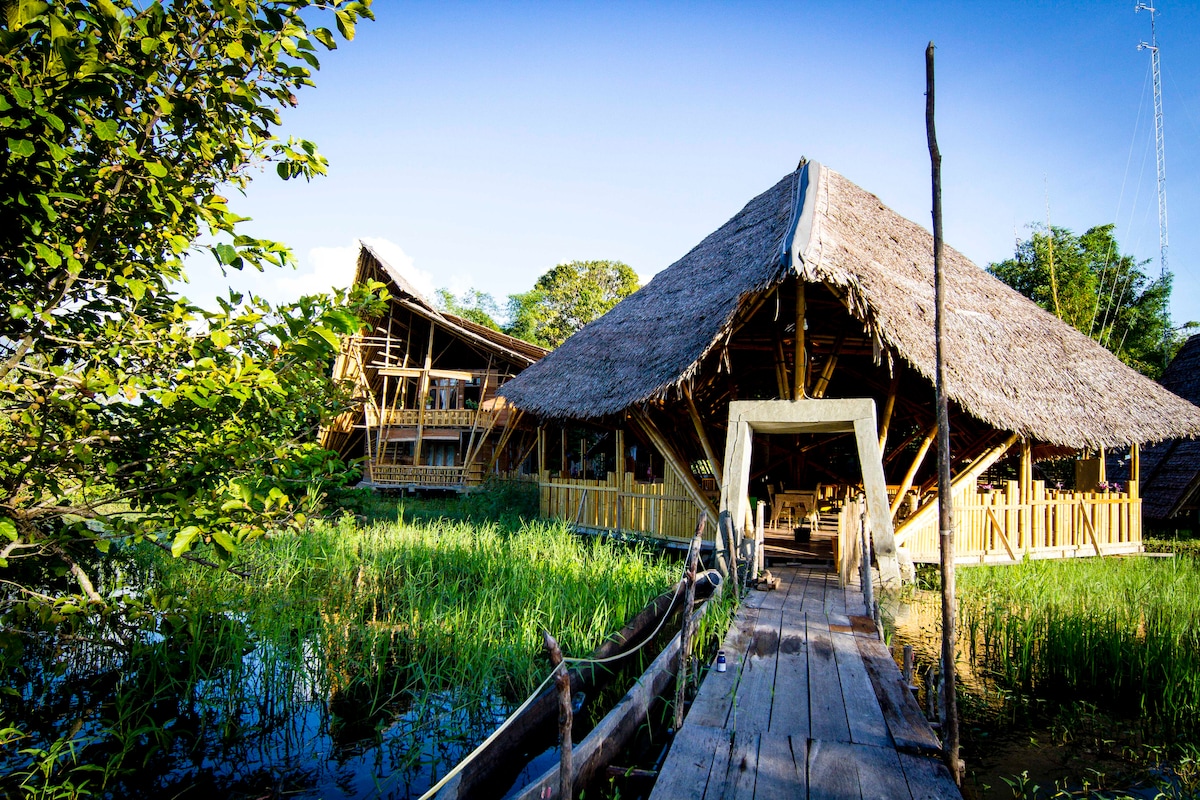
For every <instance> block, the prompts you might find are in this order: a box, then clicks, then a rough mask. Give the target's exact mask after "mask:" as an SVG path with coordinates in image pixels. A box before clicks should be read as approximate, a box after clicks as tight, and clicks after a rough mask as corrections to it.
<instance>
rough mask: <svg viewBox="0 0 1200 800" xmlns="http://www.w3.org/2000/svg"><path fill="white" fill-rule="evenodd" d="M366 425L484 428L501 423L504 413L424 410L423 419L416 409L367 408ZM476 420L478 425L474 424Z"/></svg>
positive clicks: (442, 409) (468, 410)
mask: <svg viewBox="0 0 1200 800" xmlns="http://www.w3.org/2000/svg"><path fill="white" fill-rule="evenodd" d="M366 413H367V424H368V425H370V426H371V427H405V426H410V427H415V426H417V425H419V424H423V425H424V426H425V427H426V428H470V427H471V426H473V425H476V424H478V426H479V427H480V428H486V427H487V426H488V425H489V424H491V422H492V420H493V419H496V420H497V422H502V420H501V419H500V415H501V414H504V413H507V412H505V411H476V410H474V409H470V408H450V409H444V408H439V409H426V410H425V414H424V417H422V416H421V412H420V411H417V410H416V409H408V408H397V409H384V410H383V412H382V413H380V412H378V411H377V410H376V409H374V408H372V407H370V406H367V409H366ZM476 420H478V423H476Z"/></svg>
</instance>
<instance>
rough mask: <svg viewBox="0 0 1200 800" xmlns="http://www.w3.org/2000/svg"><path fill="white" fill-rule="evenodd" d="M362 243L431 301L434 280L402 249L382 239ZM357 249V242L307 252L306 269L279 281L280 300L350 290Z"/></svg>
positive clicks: (368, 239)
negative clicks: (331, 290)
mask: <svg viewBox="0 0 1200 800" xmlns="http://www.w3.org/2000/svg"><path fill="white" fill-rule="evenodd" d="M361 241H362V242H363V243H365V244H367V245H369V246H370V247H371V249H373V250H374V251H375V252H376V253H378V254H379V257H380V258H382V259H383V260H384V261H386V262H387V263H388V265H389V266H391V267H392V268H393V269H395V270H396V271H397V272H399V273H400V274H401V275H402V276H403V277H404V278H405V279H406V280H408V282H409V283H411V284H412V285H413V286H414V287H415V288H416V289H417V291H419V292H421V294H423V295H425V296H426V297H429V298H431V299H432V297H433V289H434V285H433V276H432V275H430V274H429V273H428V272H424V271H422V270H419V269H417V268H416V267H415V266H414V265H413V259H412V256H410V255H408V254H407V253H405V252H404V250H403V248H401V247H400V245H398V244H396V243H395V242H392V241H389V240H388V239H383V238H379V237H364V238H363V239H362V240H361ZM358 249H359V248H358V240H355V241H352V242H351V243H350V244H348V245H345V246H343V247H314V248H313V249H311V250H309V251H308V257H307V258H306V259H305V262H306V265H305V266H304V267H301V269H300V270H298V271H297V272H296V273H295V274H292V275H287V276H285V277H280V278H278V279H277V280H276V282H275V284H276V286H275V288H276V292H277V296H280V297H286V298H288V299H296V298H298V297H300V296H301V295H306V294H314V293H317V292H328V291H329V290H330V289H332V288H339V289H344V288H346V287H348V286H349V285H350V283H351V281H353V280H354V268H355V264H357V262H358Z"/></svg>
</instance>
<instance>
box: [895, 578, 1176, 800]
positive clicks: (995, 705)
mask: <svg viewBox="0 0 1200 800" xmlns="http://www.w3.org/2000/svg"><path fill="white" fill-rule="evenodd" d="M887 611H888V612H890V615H891V617H892V618H893V621H894V626H895V627H894V632H893V635H892V640H891V649H892V652H893V655H894V656H896V657H897V661H898V662H902V658H901V657H900V656H901V654H902V651H903V647H904V645H911V646H912V648H913V651H914V656H915V661H916V683H917V684H918V686H919V687H920V690H919V692H918V700H919V701H920V703H921V706H922V707H923V708H924V707H926V702H925V701H926V691H927V687H926V685H925V675H926V669H927V668H928V667H930V666H934V667H936V666H937V665H938V663H939V661H940V658H941V635H942V632H941V628H942V626H941V594H940V593H939V592H932V591H924V590H914V591H913V592H912V593H911V595H910V596H907V597H906V598H905V600H904V602H901V603H897V604H895V605H893V606H892V607H890V608H888V609H887ZM991 658H992V656H991V655H990V654H989V653H988V651H987V649H986V647H985V646H984V645H983V643H982V642H972V641H971V640H970V635H969V632H966V631H963V630H962V629H961V628H960V630H959V641H958V647H957V650H956V658H955V668H956V674H957V677H958V684H959V694H958V706H959V723H960V731H961V735H962V741H963V749H962V757H963V759H964V760H965V761H966V762H967V773H968V774H967V778H966V780H965V782H964V786H963V794H964V796H965V797H966V798H968V800H970V799H971V798H1011V797H1031V798H1032V797H1035V796H1036V797H1047V798H1048V797H1052V796H1055V792H1056V791H1058V790H1059V789H1063V790H1064V791H1067V792H1070V793H1073V795H1060V796H1078V797H1111V796H1114V795H1113V794H1112V793H1113V792H1116V793H1118V795H1117V796H1121V797H1130V798H1139V799H1140V798H1145V800H1154V798H1158V797H1160V796H1163V795H1160V791H1162V790H1163V788H1164V787H1169V786H1175V787H1179V786H1180V785H1181V784H1180V781H1179V778H1178V776H1177V772H1178V769H1179V766H1180V765H1179V764H1177V763H1160V759H1157V758H1156V757H1155V755H1154V754H1153V751H1150V750H1148V749H1147V746H1146V744H1145V742H1143V741H1142V740H1141V739H1140V737H1139V736H1138V735H1136V734H1135V733H1134V731H1135V730H1136V728H1137V727H1138V726H1137V724H1136V720H1122V719H1120V718H1119V717H1115V716H1112V715H1111V713H1110V712H1108V711H1106V710H1105V709H1102V708H1098V707H1096V706H1095V705H1090V704H1087V703H1083V702H1080V701H1079V700H1078V698H1074V697H1071V696H1069V695H1064V694H1062V693H1061V692H1060V693H1058V694H1056V695H1055V696H1039V695H1037V694H1022V693H1020V692H1018V691H1016V690H1014V688H1013V687H1008V686H1005V685H1003V683H1002V682H1001V681H1000V680H999V679H998V673H997V672H996V671H995V670H993V669H991V668H990V667H989V664H990V661H991ZM1034 786H1038V787H1040V788H1039V790H1038V791H1037V792H1034V791H1033V788H1032V787H1034ZM1097 791H1099V792H1100V793H1099V794H1097ZM1165 796H1167V797H1171V796H1178V797H1192V796H1195V795H1192V794H1188V793H1186V792H1183V793H1179V794H1177V795H1171V794H1168V795H1165Z"/></svg>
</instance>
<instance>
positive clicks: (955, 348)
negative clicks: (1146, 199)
mask: <svg viewBox="0 0 1200 800" xmlns="http://www.w3.org/2000/svg"><path fill="white" fill-rule="evenodd" d="M932 253H933V242H932V235H931V234H930V233H929V231H927V230H926V229H925V228H923V227H922V226H920V225H918V224H916V223H914V222H911V221H909V220H907V219H905V218H903V217H901V216H900V215H899V214H897V213H895V212H894V211H892V210H891V209H889V208H887V207H886V206H885V205H884V204H883V203H882V202H880V200H879V199H878V198H877V197H875V196H874V195H872V194H870V193H869V192H867V191H865V190H864V189H862V188H860V187H858V186H856V185H855V184H854V183H852V182H851V181H849V180H847V179H846V178H845V177H843V176H842V175H840V174H838V173H837V172H834V171H833V170H830V169H828V168H825V167H822V166H821V165H819V164H817V163H815V162H808V163H805V162H802V163H801V166H800V167H799V168H798V169H797V170H796V171H795V172H793V173H791V174H789V175H786V176H785V177H784V178H783V179H782V180H780V181H779V182H778V183H777V184H775V185H774V186H773V187H771V188H770V189H768V190H767V191H765V192H763V193H762V194H760V195H759V196H757V197H755V198H754V199H753V200H751V201H750V202H749V203H748V204H747V205H746V206H745V208H743V209H742V210H741V211H740V212H739V213H738V214H736V215H735V216H734V217H733V218H732V219H730V220H729V221H728V222H727V223H725V224H724V225H723V226H721V227H720V228H719V229H717V230H716V231H715V232H714V233H712V234H711V235H710V236H708V237H707V238H706V239H704V240H703V241H702V242H700V244H698V245H697V246H696V247H695V248H693V249H692V250H691V251H690V252H689V253H688V254H687V255H685V256H684V257H683V258H681V259H680V260H679V261H677V262H676V263H674V264H673V265H671V266H670V267H668V268H667V269H665V270H663V271H662V272H661V273H659V274H658V275H656V276H655V277H654V279H653V280H652V281H650V282H649V283H648V284H647V285H646V286H644V287H642V288H641V289H640V290H639V291H638V292H637V293H635V294H633V295H632V296H630V297H628V298H626V299H625V300H623V301H622V302H621V303H619V304H618V305H617V306H615V307H614V308H613V309H612V310H611V311H609V312H608V313H607V314H606V315H605V316H604V317H602V318H601V319H599V320H597V321H595V322H593V323H592V324H590V325H588V326H587V327H586V328H584V329H583V330H582V331H580V332H578V333H577V334H575V335H574V336H572V337H571V338H570V339H568V340H567V341H566V342H565V343H564V344H563V345H562V346H561V347H559V348H558V349H557V350H555V351H554V352H552V353H550V354H549V355H548V356H547V357H546V358H544V359H542V360H541V361H538V362H537V363H536V364H533V365H532V366H530V367H529V368H528V369H527V370H525V371H524V372H523V373H522V374H521V375H519V376H518V377H516V378H515V379H514V380H512V381H511V382H509V383H507V384H505V386H504V387H503V388H502V389H501V390H500V396H501V397H503V398H505V399H506V400H507V401H508V402H510V403H511V404H512V405H513V406H515V407H516V408H518V409H521V410H522V411H524V412H526V413H528V414H531V415H536V416H537V417H538V418H540V419H541V420H543V422H544V423H548V424H557V425H561V426H569V425H581V424H590V425H595V426H597V427H600V428H606V429H608V430H611V431H613V435H612V436H610V437H609V439H608V446H609V447H611V448H612V449H613V450H614V452H613V453H612V456H611V460H610V461H609V463H611V464H612V465H613V467H612V471H611V472H609V473H606V474H604V475H603V476H601V475H595V476H594V477H593V478H592V479H591V480H587V481H584V480H580V479H578V478H576V477H573V476H571V475H570V474H568V473H567V472H566V470H565V469H562V468H560V469H558V470H557V471H556V470H554V469H553V467H554V460H555V458H554V455H553V451H554V450H555V443H554V441H553V437H552V436H550V437H548V436H545V435H543V437H542V440H543V441H542V444H541V451H542V452H541V454H540V459H539V464H540V465H541V466H540V470H541V483H542V504H543V511H544V512H545V513H547V514H549V515H553V516H561V517H567V518H570V519H573V520H575V521H576V522H577V523H579V524H580V525H581V527H592V528H596V529H600V530H614V529H620V530H629V531H641V532H644V533H647V534H649V535H652V536H656V537H662V538H667V539H677V540H681V541H682V540H686V539H689V538H690V536H691V528H692V526H693V525H694V521H695V509H696V508H699V509H702V510H705V511H707V513H708V514H709V515H710V517H711V519H712V521H713V522H714V523H715V522H716V519H717V512H718V509H717V497H718V496H719V491H720V486H721V482H722V476H721V474H720V473H721V465H722V464H723V463H724V458H725V453H724V447H723V445H724V444H725V441H726V434H727V429H728V419H729V407H730V402H731V401H735V400H739V401H741V400H788V401H802V400H807V399H821V398H847V399H850V398H869V399H870V400H872V401H873V402H874V408H875V409H876V422H877V431H878V437H879V444H880V448H879V449H880V451H881V454H882V455H881V460H882V468H883V471H884V474H885V476H886V482H887V490H888V500H889V505H890V508H888V509H887V510H888V511H890V514H891V517H892V522H893V525H894V543H895V545H896V546H897V547H899V548H901V550H902V552H905V553H907V554H908V555H909V556H911V558H912V559H913V560H915V561H918V562H920V561H936V560H937V557H938V555H937V554H938V543H937V494H936V476H935V472H936V468H935V463H934V462H935V459H934V457H933V456H931V455H930V450H931V445H932V443H933V441H934V437H935V433H936V428H935V425H934V422H935V411H934V385H933V381H934V376H935V363H934V359H935V346H934V287H933V282H934V281H933V255H932ZM945 268H946V286H947V310H948V320H947V323H946V324H947V330H948V339H947V353H946V357H947V386H946V390H947V393H948V396H949V398H950V401H951V409H950V428H951V449H952V453H953V463H952V471H953V474H954V480H953V484H952V485H953V492H954V501H955V502H954V508H955V511H956V520H957V522H956V525H957V544H956V553H957V557H958V559H959V561H961V562H976V563H978V562H981V561H1011V560H1018V559H1021V558H1023V557H1025V556H1029V557H1034V558H1037V557H1048V558H1059V557H1069V556H1076V555H1093V554H1102V553H1104V554H1107V553H1128V552H1136V551H1138V550H1140V549H1141V499H1140V495H1139V481H1138V477H1139V475H1138V446H1139V445H1141V444H1144V443H1150V442H1157V441H1162V440H1166V439H1174V438H1181V437H1182V438H1191V437H1194V436H1196V435H1197V434H1200V409H1198V408H1197V407H1196V406H1194V405H1192V404H1191V403H1189V402H1187V401H1185V400H1183V399H1181V398H1179V397H1177V396H1176V395H1174V394H1172V393H1170V392H1168V391H1166V390H1165V389H1163V388H1162V387H1161V386H1159V385H1158V384H1157V383H1155V382H1153V381H1151V380H1149V379H1147V378H1145V377H1143V376H1142V375H1140V374H1138V373H1137V372H1135V371H1133V370H1132V369H1130V368H1128V367H1126V366H1125V365H1124V364H1122V363H1121V362H1120V361H1119V360H1118V359H1117V358H1115V357H1114V356H1113V355H1112V354H1111V353H1109V352H1108V351H1107V350H1105V349H1104V348H1102V347H1101V346H1100V345H1098V344H1097V343H1096V342H1094V341H1092V340H1091V339H1090V338H1088V337H1086V336H1084V335H1083V334H1081V333H1079V332H1078V331H1076V330H1074V329H1073V328H1071V327H1070V326H1068V325H1066V324H1065V323H1063V322H1062V321H1060V320H1059V319H1057V318H1056V317H1054V316H1053V315H1051V314H1049V313H1047V312H1045V311H1043V310H1042V309H1041V308H1039V307H1038V306H1036V305H1035V304H1034V303H1032V302H1031V301H1029V300H1028V299H1026V298H1025V297H1023V296H1022V295H1020V294H1018V293H1017V292H1015V291H1013V290H1012V289H1010V288H1009V287H1007V286H1006V285H1004V284H1003V283H1002V282H1000V281H999V280H997V279H996V278H994V277H993V276H991V275H989V274H988V273H987V272H985V271H984V270H982V269H980V268H979V267H977V266H976V265H974V264H973V263H971V262H970V261H969V260H968V259H967V258H966V257H965V256H963V255H962V254H961V253H958V252H956V251H955V250H953V249H952V248H949V247H947V248H946V251H945ZM1130 446H1132V476H1131V479H1130V480H1129V481H1128V482H1127V483H1126V484H1125V485H1123V486H1121V487H1119V488H1114V487H1107V488H1105V487H1101V486H1099V485H1097V482H1096V481H1095V480H1094V475H1095V473H1096V472H1097V471H1098V468H1097V465H1098V464H1102V463H1103V458H1102V454H1103V452H1104V451H1105V450H1106V449H1109V450H1111V449H1113V448H1120V447H1130ZM648 449H649V450H653V451H654V453H655V454H657V456H658V457H659V458H660V459H661V464H662V468H661V471H662V473H663V474H661V475H659V476H654V475H649V476H648V477H647V475H648V473H647V475H644V474H643V473H642V470H641V468H640V467H634V464H635V463H636V462H637V459H636V458H634V457H633V455H634V452H633V451H641V452H644V451H645V450H648ZM641 457H642V458H644V456H641ZM547 458H549V459H550V460H549V461H547ZM1062 459H1075V460H1076V461H1077V464H1076V465H1075V466H1076V467H1077V469H1076V470H1075V472H1077V473H1078V474H1079V475H1080V476H1081V477H1080V480H1079V481H1078V483H1076V481H1075V480H1073V479H1071V478H1068V480H1066V481H1065V482H1063V481H1060V480H1057V479H1051V478H1052V476H1049V475H1048V473H1047V474H1043V473H1044V472H1045V471H1046V470H1048V469H1049V465H1051V464H1052V463H1053V460H1059V464H1060V465H1061V464H1062V463H1064V462H1063V461H1061V460H1062ZM558 460H559V464H560V466H561V465H562V464H564V463H565V461H566V457H565V456H563V457H559V459H558ZM1065 463H1066V464H1068V465H1069V461H1067V462H1065ZM862 474H863V470H862V465H861V464H860V463H859V461H858V454H857V452H856V451H855V448H854V445H853V438H852V436H851V437H850V438H848V437H847V434H845V433H826V434H822V433H806V434H787V435H763V434H755V446H754V450H753V458H752V465H751V476H750V477H751V483H750V487H751V494H752V495H753V496H755V497H757V498H759V499H760V500H763V501H769V503H770V519H771V524H773V525H774V526H776V527H785V528H787V529H788V530H789V531H790V529H791V527H792V525H793V524H794V523H796V521H797V519H799V518H800V517H804V518H805V519H807V520H808V521H809V523H810V524H811V525H813V526H816V525H817V524H818V523H819V525H820V527H821V528H824V527H825V526H826V525H827V524H833V525H843V524H844V519H845V514H844V513H843V512H844V509H845V507H846V501H847V498H848V497H849V496H850V494H851V493H852V492H853V491H854V487H855V486H856V485H857V484H859V483H860V482H861V480H862V478H861V476H862ZM1088 475H1092V476H1093V478H1092V479H1091V480H1089V479H1088V477H1087V476H1088ZM1073 484H1074V485H1073ZM656 497H659V498H670V499H671V501H672V502H675V503H676V505H678V504H679V503H680V502H682V503H684V504H685V505H689V507H690V509H691V511H690V513H680V512H679V511H678V509H676V510H674V511H671V510H670V509H667V508H666V506H664V505H663V503H661V502H659V503H658V504H657V505H656V499H655V498H656ZM668 511H670V513H669V514H667V512H668ZM664 514H667V516H668V517H669V520H670V521H669V522H668V523H665V524H664V522H663V519H664ZM793 515H794V516H793ZM839 520H842V521H841V522H839ZM741 522H742V521H741V520H737V524H738V525H739V526H740V525H741ZM715 527H716V526H715V525H710V526H709V531H710V539H711V531H712V530H713V529H714V528H715ZM812 529H813V530H816V527H813V528H812Z"/></svg>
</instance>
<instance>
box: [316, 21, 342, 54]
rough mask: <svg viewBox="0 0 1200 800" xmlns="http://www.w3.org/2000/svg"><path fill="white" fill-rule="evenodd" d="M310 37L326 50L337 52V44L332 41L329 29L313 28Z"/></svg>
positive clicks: (331, 32) (331, 33)
mask: <svg viewBox="0 0 1200 800" xmlns="http://www.w3.org/2000/svg"><path fill="white" fill-rule="evenodd" d="M339 27H340V23H339ZM312 35H313V38H314V39H316V40H317V41H318V42H320V43H321V44H323V45H325V48H326V49H327V50H337V42H336V41H334V39H333V31H331V30H329V28H314V29H313V32H312Z"/></svg>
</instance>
